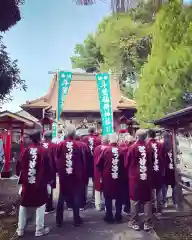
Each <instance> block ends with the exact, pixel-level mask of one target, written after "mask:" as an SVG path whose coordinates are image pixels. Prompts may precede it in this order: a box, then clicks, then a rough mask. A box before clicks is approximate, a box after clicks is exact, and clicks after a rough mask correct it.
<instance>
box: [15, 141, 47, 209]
mask: <svg viewBox="0 0 192 240" xmlns="http://www.w3.org/2000/svg"><path fill="white" fill-rule="evenodd" d="M32 151H35V152H36V154H35V156H36V157H35V158H34V154H32ZM32 168H33V170H31V171H32V172H33V174H34V177H35V182H33V183H30V181H29V173H30V169H32ZM50 175H51V171H50V166H49V165H48V164H47V159H45V158H44V157H43V149H42V147H41V146H39V145H30V146H29V147H28V148H26V149H25V151H24V152H23V155H22V158H21V175H20V183H21V184H22V193H21V206H24V207H40V206H42V205H44V204H45V203H46V201H47V197H48V194H47V184H48V183H49V181H50V179H49V178H50Z"/></svg>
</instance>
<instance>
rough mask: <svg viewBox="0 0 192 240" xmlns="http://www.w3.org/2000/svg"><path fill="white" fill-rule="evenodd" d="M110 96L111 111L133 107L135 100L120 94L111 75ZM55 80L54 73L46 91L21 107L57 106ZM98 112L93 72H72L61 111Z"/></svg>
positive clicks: (96, 90) (117, 84)
mask: <svg viewBox="0 0 192 240" xmlns="http://www.w3.org/2000/svg"><path fill="white" fill-rule="evenodd" d="M110 85H111V97H112V108H113V111H117V110H118V109H119V108H120V109H122V108H135V101H133V100H130V99H127V98H125V97H123V96H122V94H121V90H120V87H119V83H118V80H117V78H116V77H115V76H113V75H111V78H110ZM57 92H58V91H57V81H56V75H54V76H53V78H52V80H51V86H50V89H49V91H48V93H47V94H46V95H45V96H44V97H41V98H39V99H37V100H35V101H31V102H28V103H26V104H24V105H22V106H21V107H22V108H26V107H28V108H30V107H32V108H33V107H40V106H41V107H45V108H46V107H49V106H51V109H52V110H56V108H57V95H58V93H57ZM75 111H76V112H99V111H100V106H99V98H98V89H97V82H96V77H95V74H87V73H73V77H72V81H71V84H70V87H69V91H68V94H67V96H66V99H65V102H64V106H63V112H75Z"/></svg>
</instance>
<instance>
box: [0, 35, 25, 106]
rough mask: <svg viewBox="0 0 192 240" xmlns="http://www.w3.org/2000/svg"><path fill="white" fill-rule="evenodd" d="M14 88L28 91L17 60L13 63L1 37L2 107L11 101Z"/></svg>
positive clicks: (0, 91) (0, 88) (0, 76)
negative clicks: (4, 103)
mask: <svg viewBox="0 0 192 240" xmlns="http://www.w3.org/2000/svg"><path fill="white" fill-rule="evenodd" d="M14 88H20V89H23V90H26V85H25V81H24V80H22V79H21V78H20V71H19V68H18V65H17V60H14V61H11V59H10V57H9V55H8V53H7V52H6V47H5V45H4V44H3V42H2V37H1V36H0V106H1V105H2V104H3V102H5V101H8V100H10V99H11V92H12V90H13V89H14Z"/></svg>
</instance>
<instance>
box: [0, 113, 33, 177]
mask: <svg viewBox="0 0 192 240" xmlns="http://www.w3.org/2000/svg"><path fill="white" fill-rule="evenodd" d="M35 126H36V122H34V121H32V120H30V119H27V118H25V117H22V116H20V115H18V114H16V113H12V112H9V111H4V112H1V113H0V129H1V138H2V140H3V142H4V154H5V164H4V167H3V171H2V172H1V178H9V177H10V175H11V172H10V160H11V144H12V133H13V132H14V130H16V129H17V130H18V129H19V130H20V134H21V138H20V152H22V151H23V148H24V141H23V136H24V130H25V129H34V128H35Z"/></svg>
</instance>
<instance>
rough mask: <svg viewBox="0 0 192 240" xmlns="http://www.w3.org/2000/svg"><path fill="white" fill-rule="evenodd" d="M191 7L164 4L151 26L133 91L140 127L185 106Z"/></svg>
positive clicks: (191, 72) (191, 66) (191, 87)
mask: <svg viewBox="0 0 192 240" xmlns="http://www.w3.org/2000/svg"><path fill="white" fill-rule="evenodd" d="M191 46H192V9H191V8H190V7H183V6H182V5H181V4H180V3H179V2H178V1H170V2H169V3H167V4H165V5H164V6H163V7H162V9H161V10H160V12H159V13H158V14H157V17H156V21H155V24H154V28H153V41H152V51H151V55H150V56H149V58H148V62H147V63H146V64H145V65H144V67H143V69H142V73H141V78H140V83H139V88H138V90H137V92H136V101H137V108H138V109H137V110H138V111H137V119H139V120H140V123H141V124H142V125H143V126H147V125H148V124H146V123H145V121H146V120H155V119H158V118H160V117H162V116H163V115H164V114H166V113H169V112H172V111H175V110H177V109H179V108H182V107H184V106H186V100H187V101H188V100H189V99H186V96H190V93H191V92H192V84H191V83H192V78H191V76H192V58H191V55H192V47H191Z"/></svg>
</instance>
